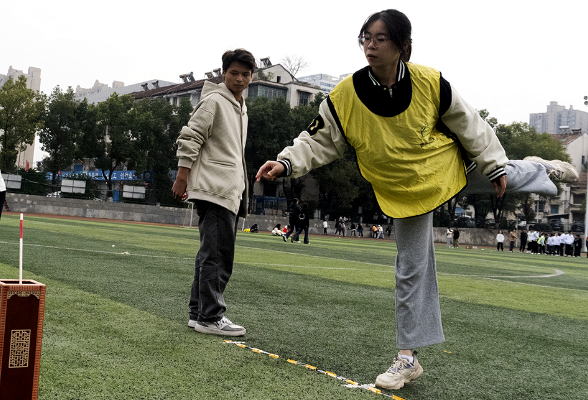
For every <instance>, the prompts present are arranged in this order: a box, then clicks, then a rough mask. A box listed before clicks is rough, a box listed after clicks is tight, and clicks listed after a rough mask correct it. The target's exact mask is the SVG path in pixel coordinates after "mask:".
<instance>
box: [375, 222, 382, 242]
mask: <svg viewBox="0 0 588 400" xmlns="http://www.w3.org/2000/svg"><path fill="white" fill-rule="evenodd" d="M377 232H378V237H377V238H376V239H380V238H381V239H384V228H382V225H378V230H377Z"/></svg>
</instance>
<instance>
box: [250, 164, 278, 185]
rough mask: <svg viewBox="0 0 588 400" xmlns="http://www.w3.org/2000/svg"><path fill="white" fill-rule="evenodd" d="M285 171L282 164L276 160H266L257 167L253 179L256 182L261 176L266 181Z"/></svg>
mask: <svg viewBox="0 0 588 400" xmlns="http://www.w3.org/2000/svg"><path fill="white" fill-rule="evenodd" d="M284 171H285V168H284V166H283V165H282V164H281V163H279V162H277V161H266V163H265V164H263V165H262V166H261V168H259V171H257V175H255V179H256V180H257V182H259V181H260V180H261V178H263V179H266V180H268V181H273V180H274V179H276V178H277V177H279V176H280V175H282V174H283V173H284Z"/></svg>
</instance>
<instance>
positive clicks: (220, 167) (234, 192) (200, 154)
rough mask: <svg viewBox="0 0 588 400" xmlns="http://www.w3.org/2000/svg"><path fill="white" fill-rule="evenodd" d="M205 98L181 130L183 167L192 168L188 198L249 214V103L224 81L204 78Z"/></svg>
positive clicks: (178, 140) (242, 215)
mask: <svg viewBox="0 0 588 400" xmlns="http://www.w3.org/2000/svg"><path fill="white" fill-rule="evenodd" d="M201 99H202V100H200V102H199V103H198V104H197V105H196V107H195V108H194V111H193V112H192V116H191V118H190V121H189V122H188V125H187V126H184V127H183V128H182V130H181V131H180V136H179V137H178V139H177V141H176V142H177V144H178V151H177V153H176V155H177V157H178V159H179V161H178V166H179V167H186V168H190V174H189V176H188V187H187V192H188V200H204V201H208V202H211V203H214V204H218V205H220V206H222V207H225V208H226V209H228V210H229V211H231V212H233V213H235V214H237V215H239V216H240V217H245V216H247V169H246V166H245V142H246V141H247V107H246V106H245V103H243V106H241V104H239V102H237V101H236V100H235V97H234V96H233V94H232V93H231V91H230V90H229V89H228V88H227V87H226V86H225V84H224V83H221V84H218V85H217V84H214V83H210V82H208V81H207V82H204V87H203V88H202V97H201Z"/></svg>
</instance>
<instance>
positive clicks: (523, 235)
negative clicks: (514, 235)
mask: <svg viewBox="0 0 588 400" xmlns="http://www.w3.org/2000/svg"><path fill="white" fill-rule="evenodd" d="M526 245H527V230H526V229H523V231H522V232H521V245H520V246H519V253H521V252H524V251H525V246H526Z"/></svg>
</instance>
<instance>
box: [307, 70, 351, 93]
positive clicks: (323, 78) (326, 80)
mask: <svg viewBox="0 0 588 400" xmlns="http://www.w3.org/2000/svg"><path fill="white" fill-rule="evenodd" d="M349 75H351V74H344V75H340V76H339V77H338V78H336V77H334V76H331V75H327V74H314V75H308V76H303V77H301V78H298V80H299V81H302V82H308V83H310V84H311V85H315V86H318V87H320V88H321V90H322V91H324V92H325V93H327V94H329V93H330V92H331V90H333V88H334V87H335V86H337V84H338V83H339V82H341V81H342V80H343V78H345V77H346V76H349Z"/></svg>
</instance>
